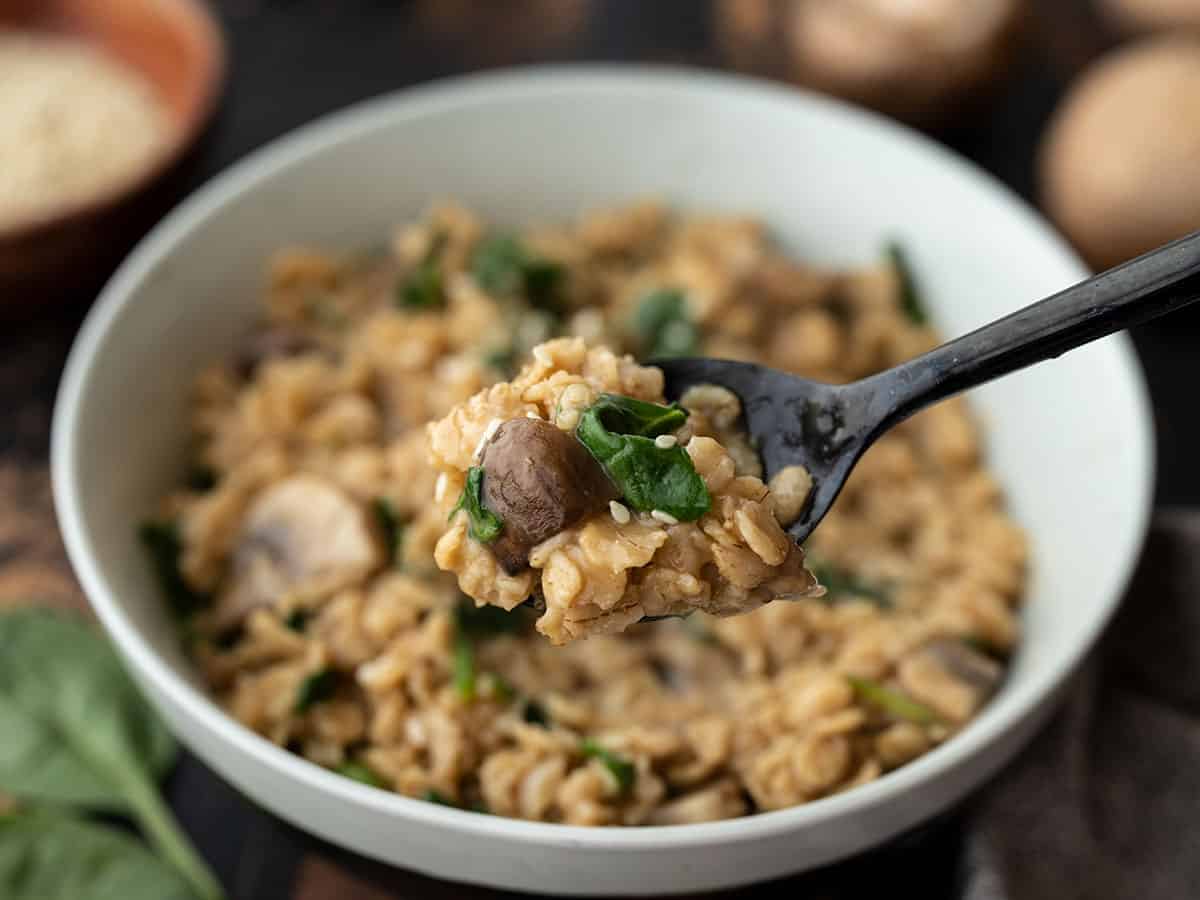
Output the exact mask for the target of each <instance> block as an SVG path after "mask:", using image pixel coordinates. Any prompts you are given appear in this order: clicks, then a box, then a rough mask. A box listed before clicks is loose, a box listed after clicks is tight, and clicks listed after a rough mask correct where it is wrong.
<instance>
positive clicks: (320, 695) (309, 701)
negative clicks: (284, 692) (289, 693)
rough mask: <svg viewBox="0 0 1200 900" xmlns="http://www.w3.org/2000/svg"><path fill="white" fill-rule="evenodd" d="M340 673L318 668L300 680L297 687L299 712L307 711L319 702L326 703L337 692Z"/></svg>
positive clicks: (297, 707) (296, 707)
mask: <svg viewBox="0 0 1200 900" xmlns="http://www.w3.org/2000/svg"><path fill="white" fill-rule="evenodd" d="M337 685H338V674H337V672H335V671H334V670H333V669H318V670H317V671H316V672H313V673H312V674H311V675H309V676H308V677H306V678H305V679H304V680H303V681H301V682H300V687H298V688H297V689H296V705H295V707H294V709H295V711H296V712H297V713H306V712H308V711H309V710H310V709H312V708H313V707H314V706H316V705H317V704H318V703H324V702H325V701H326V700H329V699H331V698H332V697H333V695H334V694H335V693H336V692H337Z"/></svg>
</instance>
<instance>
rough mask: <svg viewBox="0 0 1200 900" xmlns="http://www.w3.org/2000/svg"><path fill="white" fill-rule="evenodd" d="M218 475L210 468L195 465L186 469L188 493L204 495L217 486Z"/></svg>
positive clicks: (198, 464) (199, 464)
mask: <svg viewBox="0 0 1200 900" xmlns="http://www.w3.org/2000/svg"><path fill="white" fill-rule="evenodd" d="M220 477H221V476H220V475H219V474H218V473H217V470H216V469H214V468H213V467H212V466H208V465H204V464H203V463H197V464H196V465H194V466H192V467H191V468H190V469H188V473H187V486H188V490H189V491H194V492H195V493H197V494H205V493H207V492H209V491H211V490H212V489H213V488H215V487H216V486H217V482H218V481H219V480H220Z"/></svg>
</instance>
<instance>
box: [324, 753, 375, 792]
mask: <svg viewBox="0 0 1200 900" xmlns="http://www.w3.org/2000/svg"><path fill="white" fill-rule="evenodd" d="M333 771H335V772H337V773H338V774H339V775H341V776H343V777H345V778H349V779H351V780H353V781H357V782H360V783H362V784H366V785H369V786H371V787H377V788H382V787H386V786H387V785H386V784H384V781H383V779H382V778H380V777H379V775H377V774H376V773H375V770H374V769H372V768H371V767H370V766H368V765H367V764H366V763H363V762H359V761H357V760H353V759H348V760H346V761H345V762H343V763H342V764H341V765H340V766H336V767H334V770H333Z"/></svg>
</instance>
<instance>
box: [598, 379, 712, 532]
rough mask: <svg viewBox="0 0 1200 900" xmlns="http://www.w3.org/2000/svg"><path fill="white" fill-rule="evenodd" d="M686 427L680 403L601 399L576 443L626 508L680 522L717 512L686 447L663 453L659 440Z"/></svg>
mask: <svg viewBox="0 0 1200 900" xmlns="http://www.w3.org/2000/svg"><path fill="white" fill-rule="evenodd" d="M686 421H687V412H685V411H684V409H683V407H681V406H679V404H677V403H673V404H671V405H670V406H661V405H659V404H657V403H647V402H645V401H643V400H634V399H633V398H631V397H622V396H619V395H617V394H601V395H600V398H599V399H598V400H597V401H596V402H595V403H594V404H593V405H592V406H590V407H588V409H587V410H586V411H584V414H583V416H582V417H581V418H580V420H579V426H578V428H576V430H575V435H576V437H578V438H579V440H580V441H581V442H582V443H583V446H585V447H586V448H587V449H588V451H589V452H590V453H591V454H592V456H594V457H595V458H596V460H597V461H598V462H599V463H600V464H601V465H602V466H604V469H605V471H607V472H608V475H609V477H610V478H611V479H612V480H613V483H614V484H615V485H616V486H617V488H618V489H619V490H620V491H621V495H622V497H623V499H624V500H625V502H626V503H628V504H629V505H630V506H632V507H633V508H634V509H637V510H641V511H643V512H650V511H653V510H660V511H662V512H665V513H667V514H668V515H671V516H674V517H675V518H676V519H678V520H680V521H681V522H687V521H692V520H694V519H698V518H700V517H701V516H702V515H704V514H705V513H706V512H708V511H709V509H710V508H711V507H712V498H711V497H710V496H709V493H708V488H706V487H705V485H704V479H702V478H701V477H700V475H699V474H698V473H697V472H696V467H695V466H694V465H693V464H692V459H691V457H690V456H688V455H687V451H685V450H684V449H683V448H682V447H679V446H673V447H659V446H658V445H657V444H655V442H654V438H655V437H656V436H657V435H660V434H667V433H669V432H671V431H675V430H676V429H677V428H679V427H680V426H681V425H683V423H684V422H686Z"/></svg>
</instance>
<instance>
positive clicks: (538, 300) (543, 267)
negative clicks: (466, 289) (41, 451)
mask: <svg viewBox="0 0 1200 900" xmlns="http://www.w3.org/2000/svg"><path fill="white" fill-rule="evenodd" d="M471 273H472V274H473V275H474V276H475V280H476V282H478V284H479V286H480V287H481V288H483V289H484V290H485V291H487V292H488V293H489V294H491V295H492V296H494V297H512V296H516V295H521V296H523V297H524V298H525V299H526V300H527V301H528V302H529V305H530V306H533V307H534V308H536V309H542V310H547V311H550V312H554V313H561V312H562V305H563V304H562V298H561V291H562V285H563V282H564V281H565V280H566V274H567V273H566V269H565V268H563V266H562V265H560V264H559V263H556V262H553V261H551V260H547V259H541V258H539V257H536V256H534V255H532V254H531V253H530V252H529V251H528V249H526V247H525V246H524V245H523V244H522V243H521V242H520V241H518V240H517V239H516V238H515V237H513V236H512V235H511V234H494V235H491V236H490V237H488V238H486V239H485V240H483V241H482V242H480V244H479V246H478V247H477V248H476V249H475V252H474V254H472V257H471Z"/></svg>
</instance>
